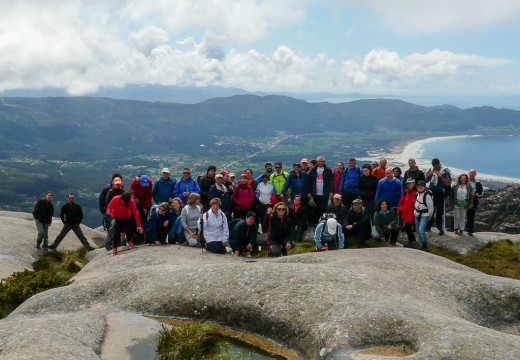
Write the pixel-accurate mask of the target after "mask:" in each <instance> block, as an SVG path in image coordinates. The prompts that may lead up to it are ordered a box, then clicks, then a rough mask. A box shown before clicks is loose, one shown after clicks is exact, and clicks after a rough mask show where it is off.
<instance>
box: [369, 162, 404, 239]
mask: <svg viewBox="0 0 520 360" xmlns="http://www.w3.org/2000/svg"><path fill="white" fill-rule="evenodd" d="M388 170H390V171H392V169H388ZM374 226H375V227H376V230H377V233H378V234H379V240H378V241H382V240H385V241H388V240H390V244H392V245H393V246H395V245H396V244H397V237H398V236H399V223H398V222H397V214H396V213H395V211H394V210H392V209H390V206H389V204H388V201H386V200H385V199H382V200H380V201H379V202H378V203H377V206H376V213H375V215H374Z"/></svg>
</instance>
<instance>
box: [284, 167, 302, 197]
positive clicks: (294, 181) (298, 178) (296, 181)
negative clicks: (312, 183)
mask: <svg viewBox="0 0 520 360" xmlns="http://www.w3.org/2000/svg"><path fill="white" fill-rule="evenodd" d="M289 187H290V188H291V190H292V191H291V196H292V197H293V198H294V197H295V196H296V195H300V196H302V197H303V196H305V195H307V194H308V193H309V181H308V177H307V174H306V173H304V172H301V171H300V173H299V174H298V175H296V173H295V172H294V171H291V173H290V174H289V177H288V178H287V181H286V182H285V185H284V187H283V189H282V194H285V193H286V192H287V190H288V189H289ZM305 198H307V197H306V196H305Z"/></svg>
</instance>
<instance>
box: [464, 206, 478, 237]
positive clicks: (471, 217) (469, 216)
mask: <svg viewBox="0 0 520 360" xmlns="http://www.w3.org/2000/svg"><path fill="white" fill-rule="evenodd" d="M476 210H477V209H476V208H474V207H473V208H471V209H468V211H467V213H466V220H467V223H466V230H467V231H468V232H470V233H472V232H473V230H475V212H476Z"/></svg>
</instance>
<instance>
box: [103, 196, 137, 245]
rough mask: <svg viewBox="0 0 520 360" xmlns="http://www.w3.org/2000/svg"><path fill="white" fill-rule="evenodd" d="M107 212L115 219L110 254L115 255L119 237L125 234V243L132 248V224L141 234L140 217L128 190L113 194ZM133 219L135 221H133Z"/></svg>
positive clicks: (119, 240) (119, 241)
mask: <svg viewBox="0 0 520 360" xmlns="http://www.w3.org/2000/svg"><path fill="white" fill-rule="evenodd" d="M107 213H108V214H110V216H112V218H113V219H114V220H115V223H114V237H113V242H112V254H114V255H117V247H118V246H119V245H120V244H121V238H122V237H123V236H124V234H126V236H127V245H128V246H129V247H130V248H131V249H133V248H134V247H135V245H134V242H133V241H132V238H131V234H132V233H134V226H136V225H137V232H138V233H139V234H143V233H144V231H143V228H142V227H141V219H140V218H139V212H138V211H137V206H136V205H135V201H134V200H133V199H132V194H131V193H130V191H125V192H124V193H123V194H121V195H117V196H114V197H113V198H112V200H110V203H109V204H108V206H107ZM134 221H135V223H134Z"/></svg>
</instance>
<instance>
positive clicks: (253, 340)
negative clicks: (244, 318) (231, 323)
mask: <svg viewBox="0 0 520 360" xmlns="http://www.w3.org/2000/svg"><path fill="white" fill-rule="evenodd" d="M150 318H151V319H153V320H156V321H159V322H161V323H164V324H168V325H174V326H183V325H187V324H191V323H194V322H196V321H195V320H190V319H180V318H167V317H154V316H150ZM215 327H216V329H217V331H218V333H219V334H221V335H222V338H223V340H225V341H226V342H227V343H228V344H229V346H228V347H227V348H226V349H225V350H223V351H222V352H221V354H220V355H227V356H229V357H231V358H232V359H251V360H272V359H275V360H300V359H301V358H300V357H299V356H298V355H296V353H294V352H293V351H291V350H289V349H287V348H285V347H283V346H282V345H280V344H277V343H275V342H274V341H271V340H269V339H266V338H263V337H261V336H259V335H255V334H253V333H249V332H246V331H238V330H233V329H230V328H227V327H224V326H220V325H219V324H216V323H215Z"/></svg>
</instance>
